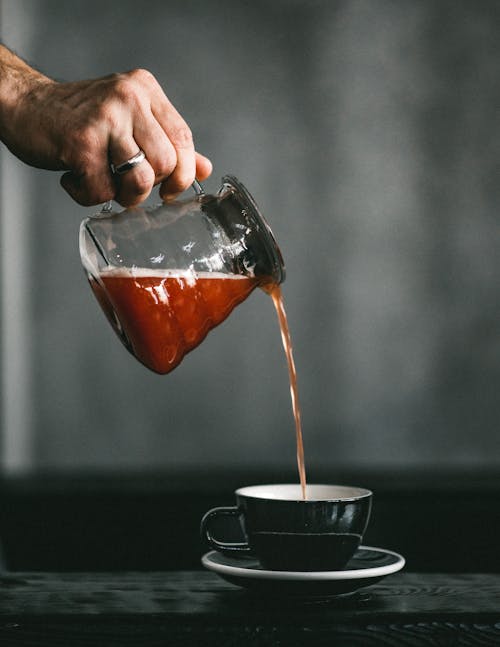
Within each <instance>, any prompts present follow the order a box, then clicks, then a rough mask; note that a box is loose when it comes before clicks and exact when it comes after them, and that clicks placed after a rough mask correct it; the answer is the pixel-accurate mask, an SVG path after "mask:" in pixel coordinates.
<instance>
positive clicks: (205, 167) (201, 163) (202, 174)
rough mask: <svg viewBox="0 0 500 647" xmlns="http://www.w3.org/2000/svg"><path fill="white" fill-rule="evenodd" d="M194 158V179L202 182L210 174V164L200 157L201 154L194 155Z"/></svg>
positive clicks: (206, 159)
mask: <svg viewBox="0 0 500 647" xmlns="http://www.w3.org/2000/svg"><path fill="white" fill-rule="evenodd" d="M195 158H196V179H197V180H200V181H202V182H203V180H206V179H207V177H209V175H210V174H211V173H212V162H211V161H210V160H209V159H208V157H205V156H204V155H201V153H195Z"/></svg>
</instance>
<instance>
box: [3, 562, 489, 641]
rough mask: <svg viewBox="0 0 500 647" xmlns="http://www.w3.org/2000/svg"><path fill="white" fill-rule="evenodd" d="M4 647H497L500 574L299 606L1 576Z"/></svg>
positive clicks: (391, 585)
mask: <svg viewBox="0 0 500 647" xmlns="http://www.w3.org/2000/svg"><path fill="white" fill-rule="evenodd" d="M0 645H1V646H2V647H10V646H11V645H23V646H26V645H30V646H35V645H36V646H37V647H42V646H43V645H50V646H51V647H58V646H59V645H60V646H63V645H64V647H79V646H81V645H87V646H88V645H111V646H113V645H120V646H121V647H128V646H132V645H133V646H139V645H140V646H141V647H146V646H148V645H155V646H156V645H158V646H160V645H183V646H184V645H185V646H187V647H194V646H196V645H217V646H218V647H226V646H229V645H237V646H238V647H244V646H245V645H252V646H255V647H257V646H265V647H267V646H270V645H281V646H283V647H294V646H297V647H298V646H300V647H304V646H307V645H315V646H320V645H321V646H326V645H342V647H350V646H354V645H356V646H358V645H359V646H360V647H369V646H371V645H390V646H392V647H397V646H398V645H409V646H410V645H500V575H490V574H465V575H458V574H455V575H449V574H444V575H440V574H436V573H433V574H415V573H409V572H402V573H397V574H395V575H392V576H389V577H388V578H386V579H385V580H383V581H382V582H380V583H378V584H376V585H373V586H371V587H368V588H365V589H362V590H360V591H358V592H357V593H354V594H352V595H349V596H344V597H338V598H332V599H329V600H323V601H315V602H304V601H298V600H293V599H287V598H278V599H272V598H268V597H263V596H262V595H260V596H256V595H253V594H250V593H248V592H246V591H244V590H243V589H239V588H237V587H234V586H232V585H231V584H227V583H225V582H224V581H222V580H220V579H219V578H218V577H217V576H216V575H214V574H213V573H209V572H206V571H168V572H143V573H12V574H4V575H2V576H1V577H0Z"/></svg>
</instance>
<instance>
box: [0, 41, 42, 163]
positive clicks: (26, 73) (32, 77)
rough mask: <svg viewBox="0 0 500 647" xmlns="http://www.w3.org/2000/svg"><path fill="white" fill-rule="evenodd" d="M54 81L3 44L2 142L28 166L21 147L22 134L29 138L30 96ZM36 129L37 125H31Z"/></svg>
mask: <svg viewBox="0 0 500 647" xmlns="http://www.w3.org/2000/svg"><path fill="white" fill-rule="evenodd" d="M53 83H54V82H53V81H52V80H51V79H49V78H48V77H46V76H45V75H44V74H42V73H41V72H38V71H37V70H34V69H33V68H32V67H30V66H29V65H28V64H27V63H25V62H24V61H23V60H21V59H20V58H19V57H18V56H16V55H15V54H14V53H13V52H11V51H10V50H9V49H7V48H6V47H5V46H4V45H0V140H1V141H3V142H4V143H5V144H6V145H7V146H8V147H9V148H10V149H11V150H12V152H13V153H14V154H16V155H17V156H18V157H21V159H24V160H25V161H27V162H28V163H32V160H31V159H28V157H29V156H27V155H26V154H25V151H23V150H22V149H23V147H22V146H20V145H19V136H20V133H23V134H24V136H27V135H28V132H27V130H26V126H27V123H26V113H27V112H28V110H29V106H30V102H31V99H30V97H31V96H34V95H36V93H37V89H40V88H41V87H42V86H45V85H47V84H53ZM30 125H31V127H33V128H36V124H35V123H31V124H30Z"/></svg>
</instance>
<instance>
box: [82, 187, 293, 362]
mask: <svg viewBox="0 0 500 647" xmlns="http://www.w3.org/2000/svg"><path fill="white" fill-rule="evenodd" d="M193 186H194V188H195V192H196V195H193V196H192V197H190V198H187V199H180V200H176V201H174V202H168V203H163V204H161V205H160V206H157V207H154V208H143V207H137V208H131V209H126V210H124V211H122V212H119V213H117V212H113V211H112V210H111V208H110V206H109V205H107V206H105V207H104V208H103V210H102V211H101V212H99V213H97V214H95V215H93V216H90V217H88V218H86V219H85V220H84V221H83V222H82V224H81V226H80V255H81V259H82V263H83V267H84V269H85V272H86V274H87V277H88V279H89V282H90V285H91V287H92V290H93V292H94V295H95V297H96V298H97V301H98V302H99V304H100V306H101V308H102V309H103V311H104V313H105V315H106V317H107V319H108V320H109V322H110V323H111V325H112V326H113V329H114V330H115V332H116V333H117V335H118V337H119V338H120V340H121V341H122V342H123V344H124V345H125V347H126V348H127V349H128V350H129V351H130V352H131V353H132V354H133V355H134V356H135V357H136V358H137V359H138V360H139V361H140V362H142V363H143V364H144V365H145V366H147V367H148V368H150V369H151V370H153V371H155V372H157V373H161V374H163V373H168V372H170V371H171V370H173V369H174V368H175V367H176V366H177V365H178V364H179V363H180V362H181V361H182V358H183V357H184V355H185V354H186V353H188V352H189V351H190V350H192V349H193V348H195V347H196V346H198V344H200V343H201V342H202V341H203V339H204V338H205V337H206V335H207V333H208V332H209V331H210V330H211V329H212V328H214V327H215V326H217V325H218V324H219V323H221V322H222V321H224V319H226V317H227V316H228V315H229V314H230V313H231V311H232V310H233V308H234V307H235V306H236V305H238V304H239V303H241V302H242V301H243V300H244V299H246V297H247V296H248V295H249V294H250V293H251V292H252V291H253V290H254V289H255V288H256V287H258V286H261V287H265V286H266V285H269V284H279V283H281V282H282V281H283V280H284V278H285V268H284V264H283V258H282V256H281V252H280V250H279V248H278V246H277V244H276V241H275V239H274V236H273V234H272V232H271V229H270V228H269V225H268V224H267V223H266V221H265V220H264V218H263V217H262V215H261V213H260V212H259V209H258V207H257V205H256V204H255V202H254V200H253V198H252V197H251V195H250V194H249V193H248V191H247V190H246V189H245V187H244V186H243V185H242V184H241V183H240V182H239V181H238V180H237V179H236V178H235V177H233V176H225V177H224V178H223V179H222V186H221V188H220V189H219V191H218V192H217V193H216V194H214V195H208V194H205V193H204V192H203V190H202V188H201V187H200V185H199V184H198V183H196V182H195V184H194V185H193Z"/></svg>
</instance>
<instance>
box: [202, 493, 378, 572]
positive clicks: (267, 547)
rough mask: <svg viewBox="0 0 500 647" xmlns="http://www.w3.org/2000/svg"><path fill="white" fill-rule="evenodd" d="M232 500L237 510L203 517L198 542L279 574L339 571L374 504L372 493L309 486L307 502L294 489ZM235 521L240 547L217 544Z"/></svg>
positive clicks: (220, 510)
mask: <svg viewBox="0 0 500 647" xmlns="http://www.w3.org/2000/svg"><path fill="white" fill-rule="evenodd" d="M235 496H236V502H237V505H236V506H234V507H224V508H213V509H212V510H209V511H208V512H207V513H206V514H205V515H204V517H203V519H202V521H201V534H202V537H203V538H204V540H206V541H207V542H208V543H209V545H210V546H211V547H212V548H215V549H216V550H219V551H222V552H223V553H226V554H230V555H234V556H237V555H238V554H239V555H254V556H256V557H257V558H258V560H259V562H260V564H261V566H262V567H263V568H265V569H269V570H280V571H334V570H340V569H342V568H343V567H344V566H345V565H346V564H347V562H348V561H349V559H350V558H351V557H352V556H353V555H354V553H355V552H356V549H357V548H358V546H359V544H360V543H361V540H362V538H363V534H364V532H365V530H366V527H367V525H368V521H369V518H370V511H371V502H372V493H371V492H370V490H365V489H363V488H359V487H350V486H345V485H308V486H307V499H305V500H304V499H303V498H302V495H301V490H300V486H299V485H298V484H297V485H294V484H289V485H286V484H280V485H254V486H250V487H243V488H239V489H238V490H236V492H235ZM231 518H232V519H231ZM235 518H236V519H238V520H239V522H240V524H241V529H242V531H243V536H244V539H245V541H243V542H230V541H226V540H225V539H222V538H221V535H222V536H223V537H227V536H228V534H230V533H231V527H230V524H231V521H233V524H234V519H235ZM233 530H234V528H233Z"/></svg>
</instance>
